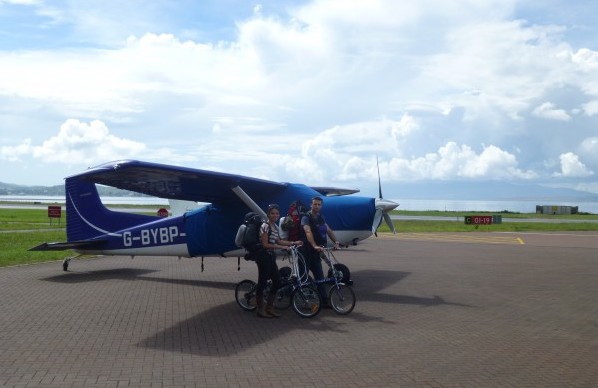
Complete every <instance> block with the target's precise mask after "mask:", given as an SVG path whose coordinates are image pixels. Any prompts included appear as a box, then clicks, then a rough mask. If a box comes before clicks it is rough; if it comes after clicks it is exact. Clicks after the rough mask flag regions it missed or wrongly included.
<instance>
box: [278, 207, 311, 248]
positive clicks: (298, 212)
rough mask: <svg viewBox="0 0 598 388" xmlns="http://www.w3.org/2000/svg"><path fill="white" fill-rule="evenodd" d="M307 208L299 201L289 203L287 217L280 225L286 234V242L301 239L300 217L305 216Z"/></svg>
mask: <svg viewBox="0 0 598 388" xmlns="http://www.w3.org/2000/svg"><path fill="white" fill-rule="evenodd" d="M306 211H307V206H305V204H304V203H303V202H301V201H300V200H296V201H293V202H291V205H290V206H289V210H288V211H287V215H286V217H285V218H284V221H283V222H282V224H281V225H280V227H281V229H282V230H284V231H285V232H287V233H288V237H287V240H289V241H297V240H300V238H301V217H303V216H304V215H305V214H306Z"/></svg>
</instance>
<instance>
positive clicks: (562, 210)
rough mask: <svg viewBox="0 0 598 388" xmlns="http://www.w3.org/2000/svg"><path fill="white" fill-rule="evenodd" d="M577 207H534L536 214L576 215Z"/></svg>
mask: <svg viewBox="0 0 598 388" xmlns="http://www.w3.org/2000/svg"><path fill="white" fill-rule="evenodd" d="M578 209H579V208H578V206H558V205H536V214H577V212H578Z"/></svg>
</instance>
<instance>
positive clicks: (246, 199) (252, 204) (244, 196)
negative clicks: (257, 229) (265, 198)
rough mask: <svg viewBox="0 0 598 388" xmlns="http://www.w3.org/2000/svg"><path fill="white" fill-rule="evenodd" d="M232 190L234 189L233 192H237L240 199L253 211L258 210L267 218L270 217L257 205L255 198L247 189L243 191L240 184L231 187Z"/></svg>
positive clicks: (257, 211)
mask: <svg viewBox="0 0 598 388" xmlns="http://www.w3.org/2000/svg"><path fill="white" fill-rule="evenodd" d="M231 190H232V191H233V193H235V194H237V197H239V199H240V200H241V201H243V203H244V204H245V205H247V207H249V209H251V211H254V212H256V213H257V214H259V215H260V216H262V217H263V218H264V219H265V220H266V219H268V217H267V216H266V213H264V211H263V210H262V209H261V208H260V207H259V206H258V205H257V203H255V202H254V201H253V199H251V197H250V196H249V195H247V193H246V192H245V191H243V189H242V188H241V187H240V186H235V187H233V188H231Z"/></svg>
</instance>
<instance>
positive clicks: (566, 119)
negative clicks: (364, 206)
mask: <svg viewBox="0 0 598 388" xmlns="http://www.w3.org/2000/svg"><path fill="white" fill-rule="evenodd" d="M582 3H584V4H586V3H587V4H589V3H588V2H582ZM141 4H142V3H141V2H136V1H133V2H130V3H128V4H127V5H126V6H125V5H117V2H112V1H108V2H107V3H106V2H104V3H103V2H99V1H97V2H96V1H91V2H90V3H89V4H87V5H86V6H85V7H83V6H82V5H78V4H74V3H71V2H63V1H59V2H52V3H50V2H46V1H43V0H39V1H21V2H16V1H8V2H7V1H0V22H1V21H2V20H5V21H7V24H6V23H5V26H4V27H0V36H2V35H3V36H11V35H17V34H24V37H25V38H24V39H23V40H22V43H21V44H22V46H15V45H14V43H11V44H10V45H9V44H3V43H0V102H2V104H1V105H0V160H1V161H2V164H3V165H7V166H10V168H8V169H5V170H6V171H4V172H3V173H2V175H0V181H6V182H9V183H19V184H31V185H34V184H58V183H59V182H60V180H61V179H62V177H64V176H67V175H70V174H72V173H76V172H79V171H82V170H83V169H85V168H86V167H88V166H89V165H93V164H100V163H103V162H106V161H109V160H113V159H121V158H136V159H142V160H150V161H155V162H160V163H167V164H184V165H186V166H189V167H196V168H207V169H215V170H218V171H227V172H232V173H239V174H244V175H249V176H257V177H261V178H265V179H272V180H282V181H302V182H305V183H309V184H335V185H342V184H343V182H347V183H351V184H355V183H356V184H360V182H362V183H361V184H363V185H369V184H371V177H372V176H373V175H375V174H376V171H375V169H376V165H375V158H376V156H378V158H379V160H380V171H381V173H382V175H383V177H384V179H385V180H390V181H402V182H405V181H418V180H449V181H450V180H468V181H475V180H489V179H490V180H505V181H510V182H514V181H526V182H540V183H541V182H546V181H550V182H551V184H558V179H563V185H570V184H571V180H576V182H575V183H576V184H578V185H579V187H590V188H591V187H597V186H596V185H595V184H594V183H595V182H596V178H595V174H594V173H593V172H594V171H597V170H598V158H597V157H596V156H594V155H596V154H598V152H596V151H597V150H598V145H596V142H595V139H596V138H597V137H598V122H597V121H596V120H597V119H596V117H598V115H597V113H598V103H597V101H598V47H596V46H594V47H592V46H588V45H587V42H588V40H585V39H584V40H580V39H581V38H579V37H578V35H576V33H575V29H576V28H579V27H580V26H583V27H584V28H585V29H586V31H587V30H588V29H589V31H591V33H593V34H596V31H597V30H596V25H595V24H592V23H593V22H594V21H595V20H594V19H592V16H591V15H588V14H587V12H584V13H582V12H581V10H582V9H584V8H583V7H582V6H581V5H580V4H578V5H576V6H575V7H579V8H575V7H573V6H571V7H570V10H571V13H574V12H575V10H576V9H579V10H580V11H579V14H576V17H577V19H575V20H573V21H572V20H571V19H563V20H558V19H554V13H550V12H549V11H550V10H546V9H545V7H547V6H546V5H544V6H543V7H537V8H535V7H534V6H533V5H530V4H528V3H525V2H522V1H515V0H510V1H492V0H489V1H480V2H475V4H472V3H470V2H468V1H462V0H451V1H443V2H440V1H432V0H426V1H422V2H419V3H414V4H411V3H405V2H394V1H383V0H380V1H375V2H368V1H361V0H358V1H354V2H343V1H336V0H329V1H324V0H320V1H301V2H273V1H265V2H262V3H260V4H255V3H254V4H251V5H250V4H246V3H244V2H238V3H237V4H236V5H237V7H236V8H235V10H234V11H233V10H228V9H223V8H222V7H221V6H219V5H218V4H217V3H209V4H207V5H206V4H203V5H201V7H205V8H201V9H199V7H200V6H199V5H197V6H194V5H189V4H187V3H181V4H180V6H181V9H177V8H176V7H177V5H178V4H177V2H175V4H172V3H168V2H156V5H155V7H153V8H152V9H143V11H142V12H139V13H138V14H137V17H136V18H135V20H134V21H131V22H130V23H122V20H124V19H126V17H127V15H128V16H131V15H133V12H136V11H138V10H140V9H141ZM564 4H568V3H564V2H560V1H555V2H552V3H551V4H550V7H554V8H551V9H558V8H559V7H561V6H564ZM111 6H112V7H113V8H114V9H111V8H110V7H111ZM194 7H197V9H196V8H194ZM166 10H168V11H169V13H168V17H165V18H163V19H161V18H160V17H159V16H160V15H161V14H165V11H166ZM92 11H95V13H94V12H92ZM544 12H546V13H544ZM187 13H188V14H193V15H194V17H195V19H194V21H192V20H191V17H190V16H188V15H186V14H187ZM91 15H94V16H91ZM548 15H551V17H552V18H553V19H550V18H549V17H548ZM9 17H11V19H10V22H9V23H8V21H9V19H7V18H9ZM198 20H200V21H204V22H205V23H204V24H203V25H204V27H202V23H198V22H197V21H198ZM31 24H32V25H37V30H36V29H33V31H31V30H28V31H25V30H24V29H23V27H22V26H24V25H31ZM0 25H2V24H0ZM41 31H43V32H44V33H45V34H46V37H44V38H42V37H41V35H40V32H41ZM584 38H587V36H586V37H584ZM40 163H42V164H43V165H48V166H51V170H52V172H47V171H44V170H43V168H40V167H39V166H40ZM32 166H36V167H35V168H33V167H32ZM48 168H49V169H50V167H48ZM25 170H26V171H27V172H28V173H27V174H23V173H22V172H23V171H25ZM555 180H557V182H556V183H555Z"/></svg>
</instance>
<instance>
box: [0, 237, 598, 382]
mask: <svg viewBox="0 0 598 388" xmlns="http://www.w3.org/2000/svg"><path fill="white" fill-rule="evenodd" d="M335 255H336V257H337V259H338V260H339V261H341V262H342V263H344V264H346V265H348V267H349V268H350V269H351V273H352V279H353V281H354V285H353V289H354V291H355V294H356V295H357V304H356V306H355V310H354V311H353V312H352V313H351V314H349V315H346V316H340V315H336V314H335V313H334V311H332V310H323V311H322V312H321V313H320V314H319V315H317V316H316V317H314V318H311V319H306V318H300V317H299V316H298V315H296V314H295V313H294V312H293V310H292V308H289V309H288V310H283V311H282V315H283V316H282V317H281V318H279V319H274V318H273V319H264V318H257V317H256V316H255V314H253V313H250V312H246V311H244V310H242V309H241V308H239V306H238V305H237V304H236V303H235V300H234V287H235V284H236V283H237V282H238V281H240V280H242V279H246V278H249V279H255V278H256V277H257V271H256V267H255V264H254V263H252V262H246V261H244V260H243V259H241V263H240V264H241V266H240V270H238V269H237V259H230V258H229V259H218V258H206V259H205V260H204V262H203V264H204V266H205V271H204V272H202V260H201V259H200V258H198V259H177V258H165V257H146V258H143V257H138V258H135V259H131V258H129V257H102V258H95V259H85V260H74V261H71V263H70V267H69V272H63V271H62V265H61V262H49V263H43V264H36V265H28V266H19V267H10V268H2V269H0V295H2V298H1V299H0V386H1V387H204V386H206V387H248V386H260V387H391V386H392V387H596V386H597V383H598V299H597V295H598V234H597V233H595V232H593V233H579V232H576V233H544V234H532V233H527V234H519V233H491V232H488V233H486V232H477V233H453V234H442V233H437V234H426V233H422V234H401V233H399V234H397V235H396V236H395V235H390V234H380V237H378V238H374V237H372V238H370V239H368V240H366V241H364V242H363V243H361V244H359V245H357V246H352V247H349V248H348V249H345V250H342V251H339V252H337V253H336V254H335ZM281 265H284V263H279V266H281Z"/></svg>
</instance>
